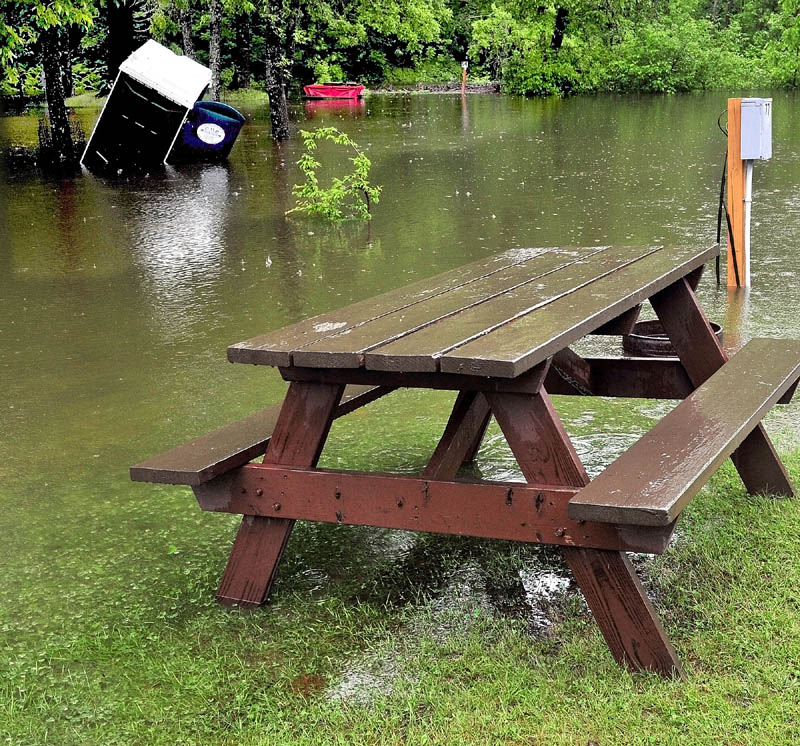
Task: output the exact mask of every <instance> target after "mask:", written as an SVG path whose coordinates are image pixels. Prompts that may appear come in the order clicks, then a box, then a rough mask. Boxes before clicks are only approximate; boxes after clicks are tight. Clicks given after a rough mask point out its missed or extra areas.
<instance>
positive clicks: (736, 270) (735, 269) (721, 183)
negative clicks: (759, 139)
mask: <svg viewBox="0 0 800 746" xmlns="http://www.w3.org/2000/svg"><path fill="white" fill-rule="evenodd" d="M727 113H728V110H727V109H726V110H725V111H723V112H722V113H721V114H720V115H719V116H718V117H717V127H719V130H720V132H722V134H723V135H725V137H726V138H727V137H728V130H727V129H725V128H724V127H723V126H722V117H723V116H725V114H727ZM727 174H728V151H727V150H726V151H725V162H724V163H723V164H722V176H721V177H720V180H719V208H718V210H717V243H720V241H721V240H722V211H723V210H724V211H725V224H726V226H727V228H728V240H729V241H730V242H731V259H732V260H733V276H734V277H735V278H736V287H737V288H740V287H741V286H742V283H741V280H740V279H739V262H738V260H737V258H736V246H735V244H734V241H733V226H732V225H731V216H730V215H729V214H728V208H727V207H726V206H725V186H726V181H727ZM719 262H720V257H719V254H717V261H716V270H717V285H719V284H720V277H719Z"/></svg>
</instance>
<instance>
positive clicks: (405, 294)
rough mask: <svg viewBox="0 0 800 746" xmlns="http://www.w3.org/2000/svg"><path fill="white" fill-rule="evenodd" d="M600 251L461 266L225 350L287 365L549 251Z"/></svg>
mask: <svg viewBox="0 0 800 746" xmlns="http://www.w3.org/2000/svg"><path fill="white" fill-rule="evenodd" d="M598 248H600V247H592V248H575V249H555V248H532V249H512V250H509V251H505V252H503V253H502V254H497V255H496V256H492V257H489V258H487V259H480V260H478V261H476V262H472V263H471V264H467V265H465V266H463V267H458V268H456V269H453V270H449V271H448V272H443V273H441V274H439V275H435V276H434V277H428V278H425V279H423V280H418V281H417V282H414V283H411V284H410V285H406V286H403V287H399V288H395V289H394V290H390V291H388V292H386V293H382V294H381V295H377V296H374V297H371V298H366V299H364V300H362V301H358V302H357V303H353V304H351V305H349V306H346V307H344V308H340V309H337V310H335V311H330V312H327V313H323V314H319V315H318V316H314V317H312V318H310V319H305V320H303V321H298V322H297V323H295V324H291V325H290V326H286V327H283V328H281V329H276V330H275V331H272V332H268V333H267V334H262V335H260V336H258V337H254V338H252V339H248V340H246V341H244V342H239V343H237V344H234V345H231V346H230V347H229V348H228V359H229V360H230V361H231V362H232V363H253V364H257V365H275V366H286V365H291V363H292V352H293V351H294V350H298V349H301V348H303V347H305V346H306V345H309V344H312V343H314V342H317V341H318V340H321V339H325V338H327V337H330V336H332V335H334V334H341V333H343V332H345V331H347V330H349V329H353V328H354V327H358V326H360V325H361V324H364V323H366V322H369V321H371V320H373V319H378V318H381V317H383V316H385V315H387V314H390V313H393V312H395V311H399V310H402V309H405V308H408V307H410V306H413V305H415V304H417V303H421V302H424V301H426V300H428V299H430V298H434V297H436V296H438V295H440V294H442V293H447V292H449V291H452V290H455V289H457V288H460V287H462V286H464V285H467V284H470V283H472V282H475V281H477V280H480V279H482V278H485V277H489V276H491V275H493V274H495V273H497V272H502V271H503V270H505V269H507V268H509V267H514V266H516V265H520V264H525V263H527V262H530V261H531V260H535V259H536V258H537V257H540V256H545V255H547V254H550V253H552V252H560V253H561V255H565V254H569V255H571V256H574V257H575V258H580V257H583V256H586V255H587V254H590V253H593V252H595V251H597V250H598Z"/></svg>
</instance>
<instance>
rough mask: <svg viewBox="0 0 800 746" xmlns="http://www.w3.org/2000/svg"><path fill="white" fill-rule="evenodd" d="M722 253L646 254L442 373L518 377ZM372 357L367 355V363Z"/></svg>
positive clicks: (467, 351)
mask: <svg viewBox="0 0 800 746" xmlns="http://www.w3.org/2000/svg"><path fill="white" fill-rule="evenodd" d="M717 252H718V246H716V245H714V246H712V247H710V248H707V249H697V248H678V249H670V250H669V251H666V250H663V251H658V252H656V253H654V254H650V255H648V256H645V257H643V258H642V259H640V260H639V261H637V262H634V263H633V264H629V265H627V266H625V267H622V268H620V269H618V270H617V271H616V272H613V273H612V274H610V275H607V276H606V277H602V278H600V279H598V280H597V281H596V282H593V283H591V284H590V285H588V286H586V287H584V288H581V289H580V290H577V291H576V292H574V293H570V294H569V295H568V296H566V297H564V298H560V299H559V300H556V301H554V302H553V303H549V304H547V305H546V306H544V307H542V308H539V309H538V310H537V311H536V312H535V313H531V314H527V315H524V316H522V317H520V318H518V319H515V320H514V321H511V322H509V323H507V324H504V325H503V326H501V327H499V328H498V329H495V330H493V331H490V332H489V333H488V334H485V335H483V336H480V337H479V338H477V339H475V340H474V341H472V342H469V343H467V344H464V345H461V346H459V347H456V348H455V349H453V350H452V351H450V352H446V353H445V354H443V355H442V356H441V358H440V359H439V363H440V365H439V367H440V370H442V371H443V372H446V373H464V374H471V375H486V376H500V377H508V378H513V377H514V376H517V375H519V374H520V373H522V372H523V371H525V370H527V369H528V368H529V367H530V366H532V365H535V364H537V363H538V362H541V361H542V360H544V359H545V358H546V357H549V356H550V355H552V354H554V353H556V352H558V351H559V350H561V349H563V348H564V347H567V346H569V345H570V344H572V343H573V342H575V341H577V340H578V339H580V338H581V337H582V336H584V335H585V334H587V333H588V332H590V331H591V330H593V329H596V328H597V327H598V326H600V325H602V324H604V323H605V322H606V321H609V320H610V319H612V318H614V317H615V316H619V315H620V314H621V313H622V312H624V311H625V310H626V309H628V308H632V307H633V306H635V305H637V304H638V303H640V302H641V301H643V300H645V299H646V298H648V297H649V296H650V295H652V294H653V293H656V292H658V291H659V290H661V289H662V288H665V287H667V286H668V285H670V284H672V283H673V282H675V281H676V280H679V279H680V278H682V277H684V276H685V275H686V274H688V273H689V272H691V271H692V270H694V269H696V268H697V267H699V266H701V265H702V264H704V263H705V262H706V261H708V260H709V259H711V258H713V257H714V256H715V255H716V253H717ZM379 349H380V348H379ZM373 354H374V353H373ZM369 359H370V357H369V356H367V364H368V365H369Z"/></svg>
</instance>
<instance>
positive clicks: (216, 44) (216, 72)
mask: <svg viewBox="0 0 800 746" xmlns="http://www.w3.org/2000/svg"><path fill="white" fill-rule="evenodd" d="M208 33H209V41H208V66H209V67H210V68H211V87H210V88H209V89H208V95H209V96H210V98H211V99H212V100H213V101H219V95H220V93H221V91H222V0H209V3H208Z"/></svg>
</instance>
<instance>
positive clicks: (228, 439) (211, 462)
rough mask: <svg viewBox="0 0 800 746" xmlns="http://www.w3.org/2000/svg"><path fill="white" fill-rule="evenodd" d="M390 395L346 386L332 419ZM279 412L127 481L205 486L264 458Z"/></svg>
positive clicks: (149, 465) (135, 472) (219, 433)
mask: <svg viewBox="0 0 800 746" xmlns="http://www.w3.org/2000/svg"><path fill="white" fill-rule="evenodd" d="M392 391H394V389H393V388H386V387H380V386H348V388H347V389H346V390H345V393H344V396H342V401H341V404H340V405H339V406H338V408H337V409H336V412H335V415H334V416H335V417H343V416H344V415H346V414H348V413H350V412H352V411H354V410H355V409H358V408H359V407H363V406H365V405H366V404H369V403H370V402H372V401H375V399H378V398H380V397H381V396H385V395H386V394H388V393H391V392H392ZM280 410H281V405H280V404H276V405H275V406H273V407H267V408H266V409H262V410H260V411H258V412H255V413H253V414H251V415H248V416H247V417H243V418H242V419H240V420H237V421H236V422H232V423H230V424H229V425H225V426H224V427H221V428H218V429H216V430H214V431H212V432H210V433H207V434H206V435H202V436H200V437H199V438H194V439H193V440H190V441H189V442H188V443H184V444H183V445H180V446H178V447H177V448H172V449H171V450H169V451H165V452H164V453H161V454H159V455H157V456H153V457H151V458H149V459H147V460H145V461H142V462H141V463H138V464H136V465H135V466H132V467H131V470H130V474H131V479H132V480H133V481H134V482H157V483H160V484H186V485H189V486H190V487H194V486H196V485H198V484H203V482H208V481H209V480H211V479H214V477H217V476H219V475H220V474H224V473H225V472H226V471H229V470H231V469H235V468H236V467H237V466H241V465H242V464H246V463H247V462H248V461H252V460H253V459H254V458H256V457H257V456H261V455H262V454H264V453H265V452H266V450H267V444H268V443H269V439H270V436H271V435H272V431H273V429H274V428H275V423H276V422H277V421H278V414H279V413H280Z"/></svg>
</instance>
